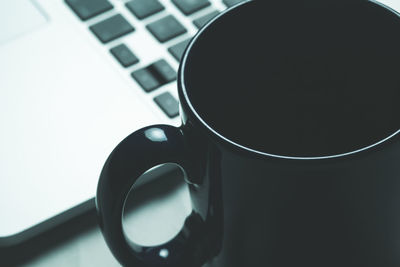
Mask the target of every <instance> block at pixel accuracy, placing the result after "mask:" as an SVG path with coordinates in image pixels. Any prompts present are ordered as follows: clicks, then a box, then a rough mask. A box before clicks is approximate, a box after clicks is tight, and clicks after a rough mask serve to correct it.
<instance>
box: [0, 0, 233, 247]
mask: <svg viewBox="0 0 400 267" xmlns="http://www.w3.org/2000/svg"><path fill="white" fill-rule="evenodd" d="M239 2H241V1H240V0H213V1H210V0H131V1H129V0H126V1H123V0H9V1H0V124H1V131H0V147H1V150H0V214H1V220H0V247H1V246H7V245H15V244H17V243H20V242H23V241H25V240H27V239H29V238H31V237H32V236H35V235H38V234H40V233H41V232H43V231H46V230H48V229H49V228H51V227H55V226H56V225H57V224H61V223H63V222H64V221H65V220H68V219H70V218H71V217H73V216H77V215H78V214H80V213H83V212H85V211H87V210H88V209H93V207H94V205H93V203H94V201H93V198H94V196H95V192H96V187H97V181H98V177H99V174H100V171H101V168H102V166H103V163H104V162H105V160H106V158H107V156H108V155H109V153H110V152H111V151H112V149H113V148H114V147H115V146H116V145H117V144H118V143H119V142H120V141H121V140H122V139H123V138H125V137H126V136H127V135H129V134H130V133H131V132H133V131H135V130H137V129H139V128H141V127H144V126H147V125H151V124H159V123H165V124H172V125H176V126H178V125H179V124H180V121H179V114H178V97H177V92H176V82H175V80H176V71H177V68H178V65H179V60H180V58H181V56H182V53H183V52H184V49H185V47H186V45H187V44H188V42H189V40H190V38H191V37H192V36H193V35H194V34H195V33H196V32H197V30H198V29H199V28H200V27H202V26H203V25H204V24H205V23H206V22H208V21H209V20H210V19H211V18H213V17H214V16H216V15H217V14H218V13H219V12H221V11H223V10H225V9H226V8H227V7H230V6H233V5H235V4H237V3H239ZM171 168H172V167H171V166H161V167H156V168H154V169H152V170H150V171H148V172H147V173H146V176H147V177H148V179H147V180H151V179H156V178H158V177H161V176H162V174H163V173H165V172H168V171H170V170H171Z"/></svg>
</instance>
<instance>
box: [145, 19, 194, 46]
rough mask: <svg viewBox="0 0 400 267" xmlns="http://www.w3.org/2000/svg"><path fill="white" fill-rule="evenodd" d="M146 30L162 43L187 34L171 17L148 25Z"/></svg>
mask: <svg viewBox="0 0 400 267" xmlns="http://www.w3.org/2000/svg"><path fill="white" fill-rule="evenodd" d="M146 28H147V29H148V30H149V31H150V32H151V33H152V34H153V35H154V37H156V38H157V40H158V41H159V42H162V43H164V42H166V41H169V40H171V39H172V38H174V37H176V36H179V35H181V34H184V33H185V32H187V30H186V29H185V28H184V27H183V26H182V24H180V23H179V21H178V20H177V19H176V18H175V17H174V16H172V15H169V16H166V17H165V18H162V19H160V20H157V21H155V22H153V23H150V24H149V25H147V26H146Z"/></svg>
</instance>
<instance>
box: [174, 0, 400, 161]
mask: <svg viewBox="0 0 400 267" xmlns="http://www.w3.org/2000/svg"><path fill="white" fill-rule="evenodd" d="M366 1H367V2H371V3H373V4H376V5H378V6H381V7H383V8H384V9H386V10H387V11H389V12H392V13H394V14H395V15H397V16H398V17H399V20H400V13H399V12H398V11H396V10H394V9H393V8H391V7H389V6H387V5H385V4H383V3H381V2H379V1H378V0H366ZM250 2H254V0H246V1H243V2H241V3H239V4H237V5H235V6H233V7H230V8H228V9H226V10H225V11H223V12H221V13H220V14H218V15H217V16H215V17H214V18H213V19H211V20H210V21H208V22H207V23H206V25H205V26H203V27H202V28H201V29H200V30H199V31H198V32H197V34H196V35H195V36H194V37H193V38H192V39H191V40H190V42H189V44H188V46H187V47H186V49H185V52H184V54H183V56H182V60H181V62H180V66H179V70H178V93H179V98H180V100H181V105H182V102H183V100H184V102H185V105H186V106H187V107H188V108H189V111H190V112H191V114H192V115H193V117H194V118H196V119H197V121H198V122H199V123H200V124H201V125H202V126H203V128H205V129H206V131H207V132H209V133H211V134H212V135H213V136H214V137H217V138H218V139H219V140H221V141H223V143H225V144H229V145H230V146H232V147H234V148H237V149H239V150H241V151H246V152H249V153H251V154H256V155H260V156H263V157H271V158H275V159H289V160H328V159H337V158H343V157H347V156H352V155H355V154H360V153H362V152H366V151H370V150H371V149H373V148H376V147H378V146H379V145H380V144H382V143H387V142H388V141H389V140H391V139H393V138H394V137H395V136H396V135H399V134H400V128H399V129H398V130H396V131H395V132H394V133H393V134H391V135H389V136H387V137H386V138H383V139H381V140H379V141H377V142H375V143H372V144H370V145H368V146H364V147H362V148H359V149H356V150H352V151H350V152H345V153H339V154H333V155H328V156H312V157H301V156H284V155H279V154H273V153H268V152H263V151H260V150H257V149H253V148H250V147H247V146H245V145H241V144H239V143H238V142H235V141H233V140H231V139H229V138H227V137H225V136H224V135H222V134H220V133H219V132H218V131H216V130H215V129H214V128H213V127H211V126H210V125H209V124H208V123H207V122H206V121H205V120H204V119H203V118H202V117H201V116H200V115H199V114H198V112H197V111H196V109H195V108H194V106H193V105H192V102H191V101H190V98H189V96H188V93H187V88H186V84H185V74H184V70H185V69H186V65H187V61H188V55H189V54H190V51H191V50H192V48H193V45H194V44H195V43H196V41H197V39H199V37H200V36H202V34H203V33H204V32H205V31H206V30H207V29H208V28H209V27H211V26H212V25H213V24H214V22H215V21H216V20H218V19H220V18H221V17H223V16H224V15H225V14H227V13H229V12H232V11H233V10H236V9H239V8H240V7H241V6H244V5H246V4H248V3H250Z"/></svg>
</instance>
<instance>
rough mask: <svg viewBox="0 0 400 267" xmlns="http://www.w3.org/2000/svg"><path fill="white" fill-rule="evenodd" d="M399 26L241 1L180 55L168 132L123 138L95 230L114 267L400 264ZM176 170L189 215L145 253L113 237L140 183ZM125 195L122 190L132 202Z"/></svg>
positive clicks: (310, 4)
mask: <svg viewBox="0 0 400 267" xmlns="http://www.w3.org/2000/svg"><path fill="white" fill-rule="evenodd" d="M399 64H400V18H399V15H398V14H397V13H396V12H395V11H393V10H391V9H390V8H388V7H386V6H384V5H382V4H380V3H378V2H375V1H366V0H365V1H363V0H352V1H341V0H336V1H333V0H332V1H329V0H327V1H316V0H293V1H246V2H244V3H242V4H239V5H238V6H236V7H234V8H231V9H229V10H228V11H227V12H224V13H223V14H221V15H219V16H218V17H217V18H215V19H213V20H212V21H211V22H210V23H208V24H207V25H206V26H205V27H204V28H202V29H201V30H200V31H199V33H198V34H197V35H196V36H195V37H194V38H193V40H192V41H191V43H190V44H189V46H188V48H187V50H186V52H185V54H184V56H183V59H182V62H181V65H180V69H179V74H178V92H179V100H180V108H181V110H180V111H181V118H182V125H181V126H180V127H172V126H168V125H153V126H149V127H146V128H143V129H140V130H138V131H136V132H134V133H133V134H131V135H130V136H128V137H127V138H126V139H124V140H123V141H122V142H121V143H120V144H119V145H118V146H117V147H116V148H115V150H114V151H113V152H112V153H111V154H110V156H109V158H108V159H107V161H106V163H105V165H104V168H103V170H102V172H101V176H100V180H99V184H98V190H97V196H96V204H97V210H98V216H99V220H100V227H101V229H102V232H103V235H104V237H105V240H106V242H107V244H108V246H109V248H110V249H111V251H112V253H113V254H114V256H115V257H116V258H117V259H118V260H119V262H120V263H121V264H122V265H125V266H135V267H136V266H137V267H144V266H160V267H161V266H174V267H176V266H188V267H193V266H203V265H206V266H217V267H244V266H255V267H257V266H271V267H280V266H282V267H289V266H308V267H310V266H318V267H321V266H324V267H326V266H335V267H336V266H363V267H366V266H384V267H391V266H400V133H399V126H400V104H399V103H400V102H399V100H400V78H399V77H400V74H399V71H398V70H399ZM167 162H171V163H176V164H177V165H179V166H180V167H181V168H182V169H183V171H184V172H185V173H186V176H187V178H186V179H187V184H188V186H189V190H190V196H191V202H192V212H191V214H190V215H189V216H188V218H187V219H186V221H185V224H184V226H183V228H182V230H181V232H180V233H179V234H178V235H177V236H176V237H175V238H173V239H172V240H170V241H169V242H166V243H165V244H160V245H159V246H154V247H144V246H140V245H138V244H135V243H134V241H133V240H130V239H128V238H127V236H126V235H125V234H124V231H123V227H122V214H123V209H124V203H125V200H126V198H127V195H128V193H129V191H130V190H131V188H132V186H133V185H134V184H135V182H136V180H137V179H138V178H139V176H140V175H141V174H143V173H144V172H145V171H147V170H148V169H150V168H152V167H153V166H156V165H159V164H162V163H167ZM133 193H134V192H133Z"/></svg>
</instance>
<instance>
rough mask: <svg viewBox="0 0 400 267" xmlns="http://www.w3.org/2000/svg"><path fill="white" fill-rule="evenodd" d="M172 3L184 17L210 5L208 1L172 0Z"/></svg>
mask: <svg viewBox="0 0 400 267" xmlns="http://www.w3.org/2000/svg"><path fill="white" fill-rule="evenodd" d="M172 2H173V3H174V4H175V5H176V6H177V7H178V8H179V9H180V11H182V13H183V14H185V15H190V14H193V13H194V12H196V11H198V10H200V9H202V8H205V7H207V6H209V5H210V2H209V1H208V0H172Z"/></svg>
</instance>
